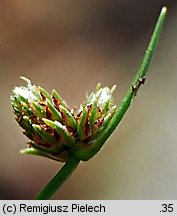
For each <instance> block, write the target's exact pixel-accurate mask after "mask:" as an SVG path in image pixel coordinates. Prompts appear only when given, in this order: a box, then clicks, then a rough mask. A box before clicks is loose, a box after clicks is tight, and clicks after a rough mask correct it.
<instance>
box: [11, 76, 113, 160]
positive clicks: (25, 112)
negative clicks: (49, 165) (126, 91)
mask: <svg viewBox="0 0 177 216" xmlns="http://www.w3.org/2000/svg"><path fill="white" fill-rule="evenodd" d="M21 78H22V79H23V80H25V81H26V83H27V85H26V86H20V87H15V88H14V90H13V92H12V95H11V104H12V107H13V111H14V114H15V118H16V120H17V122H18V124H19V125H20V126H21V127H22V128H23V130H24V131H23V133H24V134H25V135H26V136H27V137H28V138H29V140H30V141H29V142H28V148H26V149H24V150H22V152H23V153H26V154H33V155H40V156H44V157H47V158H51V159H54V160H57V161H61V162H65V161H67V159H68V157H69V156H70V154H72V152H73V151H74V148H75V147H76V146H78V145H79V143H80V144H82V146H84V145H85V146H87V145H88V144H89V145H92V142H94V141H95V140H96V139H97V138H98V137H99V135H100V133H102V131H103V130H104V129H105V128H106V127H107V125H108V124H109V122H110V120H111V118H112V116H113V114H114V111H115V108H116V107H115V106H114V105H113V98H112V93H113V91H114V90H115V86H113V87H112V88H111V89H109V88H108V87H104V88H101V87H100V85H97V87H96V91H95V92H92V93H91V94H90V95H89V96H87V98H86V101H85V103H84V104H82V105H80V107H79V109H78V110H75V109H70V108H69V106H68V105H67V104H66V102H65V101H64V100H63V99H62V98H61V97H60V95H59V94H58V93H57V92H56V91H55V90H52V92H51V94H49V93H48V92H47V91H46V90H45V89H43V88H42V87H40V86H35V85H33V84H32V83H31V81H30V80H29V79H27V78H25V77H21Z"/></svg>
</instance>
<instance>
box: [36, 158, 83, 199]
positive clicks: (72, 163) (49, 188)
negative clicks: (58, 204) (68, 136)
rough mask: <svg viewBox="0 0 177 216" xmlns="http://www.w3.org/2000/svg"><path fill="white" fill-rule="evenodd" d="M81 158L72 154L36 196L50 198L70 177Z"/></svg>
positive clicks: (37, 197)
mask: <svg viewBox="0 0 177 216" xmlns="http://www.w3.org/2000/svg"><path fill="white" fill-rule="evenodd" d="M79 162H80V161H79V160H78V159H77V158H75V157H74V156H71V157H70V158H69V160H68V161H67V162H66V163H65V164H64V166H63V167H62V168H61V169H60V170H59V172H58V173H57V174H56V175H55V176H54V177H53V178H52V179H51V180H50V181H49V183H48V184H47V185H46V186H45V187H44V188H43V190H42V191H41V192H40V193H39V194H38V195H37V196H36V197H35V199H36V200H45V199H49V198H50V197H51V196H52V195H53V194H54V193H55V192H56V191H57V190H58V188H59V187H60V186H61V185H62V184H63V183H64V182H65V181H66V180H67V179H68V178H69V177H70V175H71V174H72V173H73V172H74V170H75V169H76V167H77V166H78V164H79Z"/></svg>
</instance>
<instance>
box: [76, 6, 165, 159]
mask: <svg viewBox="0 0 177 216" xmlns="http://www.w3.org/2000/svg"><path fill="white" fill-rule="evenodd" d="M166 12H167V8H166V7H163V8H162V10H161V13H160V15H159V18H158V20H157V23H156V26H155V29H154V32H153V34H152V37H151V39H150V42H149V45H148V47H147V50H146V53H145V55H144V58H143V61H142V64H141V66H140V68H139V70H138V71H137V73H136V75H135V78H134V79H133V82H132V84H131V85H130V88H129V90H128V92H127V94H126V95H125V97H124V98H123V100H122V102H121V104H120V106H119V107H118V108H117V109H116V111H115V114H114V116H113V117H112V119H111V121H110V123H109V126H108V127H107V128H106V130H104V132H103V133H102V134H101V136H100V137H99V138H98V139H97V141H96V142H95V144H94V145H91V146H90V147H89V148H86V149H83V150H78V151H77V152H76V153H75V154H76V156H77V157H78V158H80V159H81V160H89V159H90V158H91V157H93V156H94V155H95V154H96V153H97V152H98V151H99V150H100V148H101V147H102V146H103V144H104V143H105V141H106V140H107V139H108V138H109V136H110V135H111V134H112V132H113V131H114V130H115V128H116V127H117V125H118V124H119V122H120V121H121V119H122V118H123V116H124V114H125V113H126V111H127V109H128V108H129V106H130V104H131V102H132V101H133V99H134V97H135V95H136V94H137V92H138V90H139V87H140V86H141V84H144V81H145V75H146V73H147V71H148V68H149V65H150V63H151V60H152V57H153V54H154V52H155V50H156V47H157V44H158V41H159V38H160V33H161V31H162V27H163V24H164V21H165V17H166Z"/></svg>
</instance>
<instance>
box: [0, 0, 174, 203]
mask: <svg viewBox="0 0 177 216" xmlns="http://www.w3.org/2000/svg"><path fill="white" fill-rule="evenodd" d="M176 3H177V1H174V0H168V1H167V0H166V1H165V0H156V1H152V0H150V1H149V0H134V1H131V0H124V1H123V0H85V1H82V0H78V1H72V0H65V1H59V0H52V1H50V0H36V1H24V0H17V1H13V0H1V1H0V94H1V96H0V106H1V109H0V136H1V141H0V147H1V148H0V149H1V150H0V199H33V197H34V196H35V195H36V193H37V192H39V190H41V188H42V187H43V186H44V185H45V184H46V183H47V182H48V181H49V179H50V178H51V177H52V176H53V175H54V174H55V173H56V172H57V171H58V169H59V168H60V167H61V165H62V164H60V163H57V162H55V161H52V160H49V159H45V158H42V157H41V158H40V157H34V156H28V155H20V154H19V151H20V149H23V148H25V147H26V146H27V145H26V142H27V140H28V139H27V138H26V137H25V136H24V135H23V134H22V130H21V128H20V127H19V126H18V125H17V123H16V122H15V120H14V115H13V112H12V108H11V105H10V99H9V97H10V94H11V91H12V89H13V88H14V86H19V85H23V84H24V82H23V81H22V80H20V79H19V77H20V76H26V77H28V78H30V79H31V80H32V81H33V83H34V84H36V85H40V86H42V87H44V88H46V89H47V90H48V91H51V90H52V88H55V89H57V90H58V92H59V93H60V94H61V96H62V97H63V98H64V99H65V100H66V101H67V102H68V104H69V105H70V106H71V107H74V106H75V105H78V104H80V103H82V102H83V101H84V98H85V93H86V92H91V91H92V90H93V89H94V88H95V86H96V84H97V83H98V82H100V83H101V84H102V85H106V86H109V87H111V86H112V85H113V84H116V85H117V91H116V93H115V95H114V96H115V103H117V104H119V101H120V100H121V98H122V97H123V96H124V94H125V92H126V90H127V88H128V86H129V84H130V82H131V80H132V78H133V76H134V74H135V72H136V70H137V69H138V67H139V65H140V62H141V60H142V57H143V54H144V52H145V49H146V47H147V44H148V41H149V39H150V36H151V33H152V31H153V28H154V25H155V22H156V20H157V17H158V14H159V12H160V9H161V7H162V6H163V5H166V6H168V16H167V20H166V22H165V26H164V29H163V33H162V36H161V40H160V43H159V46H158V49H157V52H156V54H155V56H154V59H153V62H152V64H151V67H150V69H149V74H148V77H147V80H146V84H145V85H144V86H143V87H142V88H141V90H140V91H139V92H138V96H137V97H136V98H135V101H134V103H133V105H132V106H131V108H130V109H129V111H128V112H127V114H126V116H125V117H124V119H123V121H122V122H121V124H120V125H119V127H118V128H117V129H116V131H115V132H114V133H113V135H112V136H111V137H110V139H109V140H108V141H107V142H106V144H105V145H104V147H103V148H102V150H101V151H100V152H99V153H98V154H97V155H96V156H95V157H94V158H92V159H91V160H90V161H88V162H86V163H85V162H82V163H81V164H80V166H79V167H78V168H77V170H76V171H75V173H74V174H73V175H72V176H71V178H70V179H69V180H68V181H67V182H66V183H65V184H64V185H63V187H62V188H61V190H59V191H58V192H57V194H56V195H55V196H54V197H53V198H54V199H177V137H176V132H177V85H176V84H177V61H176V59H177V40H176V38H177V4H176Z"/></svg>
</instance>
